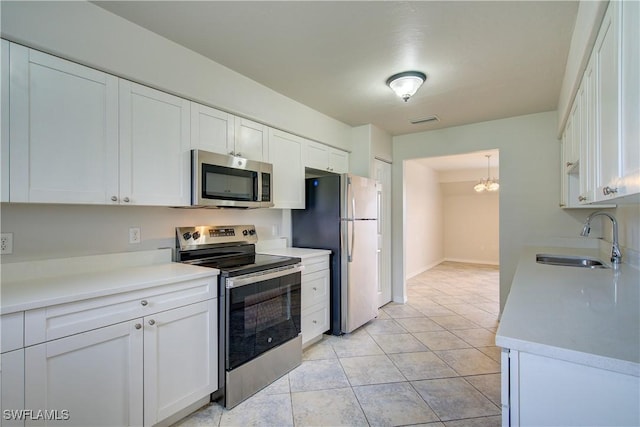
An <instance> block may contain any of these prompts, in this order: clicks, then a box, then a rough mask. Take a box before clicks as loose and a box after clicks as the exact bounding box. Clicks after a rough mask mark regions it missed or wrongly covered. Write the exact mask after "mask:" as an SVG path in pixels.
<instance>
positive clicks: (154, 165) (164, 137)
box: [112, 80, 190, 206]
mask: <svg viewBox="0 0 640 427" xmlns="http://www.w3.org/2000/svg"><path fill="white" fill-rule="evenodd" d="M189 104H190V103H189V101H187V100H186V99H183V98H178V97H177V96H173V95H169V94H167V93H165V92H160V91H158V90H155V89H151V88H148V87H146V86H142V85H139V84H136V83H132V82H129V81H126V80H120V192H119V194H120V196H119V200H118V201H114V203H117V202H121V203H122V202H124V203H130V204H135V205H158V206H186V205H189V203H190V193H189V185H190V153H189V143H190V141H189V134H190V114H189V111H190V105H189ZM112 197H118V196H116V195H115V193H114V194H113V195H112Z"/></svg>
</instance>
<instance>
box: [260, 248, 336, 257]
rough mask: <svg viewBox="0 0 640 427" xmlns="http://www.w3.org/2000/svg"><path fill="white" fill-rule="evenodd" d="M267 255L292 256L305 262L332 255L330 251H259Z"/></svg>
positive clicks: (284, 249)
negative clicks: (308, 259) (307, 259)
mask: <svg viewBox="0 0 640 427" xmlns="http://www.w3.org/2000/svg"><path fill="white" fill-rule="evenodd" d="M259 252H260V253H261V254H266V255H279V256H290V257H296V258H300V259H302V260H304V259H305V258H313V257H317V256H322V255H330V254H331V251H330V250H328V249H308V248H270V249H262V250H260V251H259Z"/></svg>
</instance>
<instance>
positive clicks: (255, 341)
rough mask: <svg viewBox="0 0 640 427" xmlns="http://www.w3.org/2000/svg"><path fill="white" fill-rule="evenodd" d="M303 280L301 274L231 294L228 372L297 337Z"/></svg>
mask: <svg viewBox="0 0 640 427" xmlns="http://www.w3.org/2000/svg"><path fill="white" fill-rule="evenodd" d="M300 280H301V274H300V273H299V272H298V273H293V274H289V275H287V276H283V277H278V278H275V279H270V280H264V281H260V282H256V283H252V284H248V285H244V286H240V287H238V288H232V289H230V290H228V291H230V294H229V295H228V305H229V307H228V310H229V317H228V326H227V327H228V330H227V334H228V335H227V369H233V368H236V367H238V366H240V365H242V364H243V363H245V362H248V361H249V360H251V359H253V358H254V357H256V356H258V355H260V354H262V353H264V352H266V351H267V350H269V349H271V348H274V347H277V346H278V345H280V344H283V343H285V342H287V341H289V340H290V339H292V338H295V337H296V336H298V334H299V333H300Z"/></svg>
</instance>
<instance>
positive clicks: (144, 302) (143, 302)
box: [140, 299, 149, 307]
mask: <svg viewBox="0 0 640 427" xmlns="http://www.w3.org/2000/svg"><path fill="white" fill-rule="evenodd" d="M147 304H149V301H147V300H146V299H143V300H142V301H140V305H141V306H143V307H146V306H147Z"/></svg>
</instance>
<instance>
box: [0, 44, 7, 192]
mask: <svg viewBox="0 0 640 427" xmlns="http://www.w3.org/2000/svg"><path fill="white" fill-rule="evenodd" d="M0 55H2V56H1V57H0V85H1V86H0V94H1V95H2V96H0V100H1V102H2V103H1V104H0V120H1V122H0V202H8V201H9V42H8V41H6V40H0Z"/></svg>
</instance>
